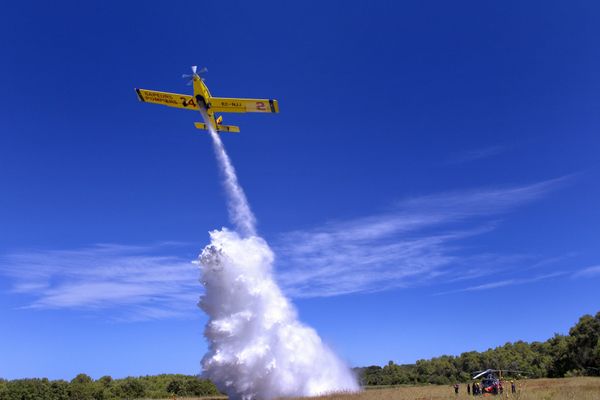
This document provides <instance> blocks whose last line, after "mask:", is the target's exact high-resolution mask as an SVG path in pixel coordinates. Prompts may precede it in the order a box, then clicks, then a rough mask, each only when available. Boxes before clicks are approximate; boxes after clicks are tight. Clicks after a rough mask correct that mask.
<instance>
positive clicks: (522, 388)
mask: <svg viewBox="0 0 600 400" xmlns="http://www.w3.org/2000/svg"><path fill="white" fill-rule="evenodd" d="M507 386H508V388H509V390H508V392H510V384H509V385H507ZM466 390H467V386H466V385H460V392H459V395H458V396H456V395H455V394H454V389H453V388H452V386H450V385H448V386H440V385H427V386H398V387H393V388H382V389H379V388H368V389H367V390H363V391H362V392H360V393H355V394H332V395H329V396H321V397H312V398H311V399H315V400H442V399H458V400H466V399H473V396H467V392H466ZM476 398H480V397H476ZM486 398H489V399H490V400H491V399H494V398H496V399H501V398H502V399H514V400H600V378H589V377H586V378H564V379H529V380H522V381H518V382H517V393H516V394H511V393H506V392H505V393H504V394H503V395H502V397H500V396H497V397H496V396H489V397H486ZM207 399H209V398H202V400H207ZM210 399H222V400H225V399H227V398H226V397H211V398H210ZM303 399H307V398H303ZM177 400H200V398H189V397H186V398H181V397H178V398H177ZM286 400H300V398H297V399H286Z"/></svg>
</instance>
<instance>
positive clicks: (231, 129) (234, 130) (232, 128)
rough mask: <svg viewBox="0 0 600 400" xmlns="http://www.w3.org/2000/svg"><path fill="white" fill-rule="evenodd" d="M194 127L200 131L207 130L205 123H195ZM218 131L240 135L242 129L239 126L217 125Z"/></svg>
mask: <svg viewBox="0 0 600 400" xmlns="http://www.w3.org/2000/svg"><path fill="white" fill-rule="evenodd" d="M194 125H195V126H196V128H198V129H205V130H206V124H205V123H203V122H194ZM217 131H219V132H232V133H238V132H239V131H240V127H239V126H234V125H217Z"/></svg>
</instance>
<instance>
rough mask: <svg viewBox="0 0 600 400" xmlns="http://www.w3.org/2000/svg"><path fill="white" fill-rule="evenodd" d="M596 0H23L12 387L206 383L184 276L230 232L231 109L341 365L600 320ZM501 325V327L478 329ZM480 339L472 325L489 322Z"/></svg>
mask: <svg viewBox="0 0 600 400" xmlns="http://www.w3.org/2000/svg"><path fill="white" fill-rule="evenodd" d="M599 17H600V5H598V4H597V3H596V2H592V1H575V2H569V3H568V4H567V3H554V2H550V3H549V2H541V1H539V2H537V1H532V2H526V3H523V2H519V1H508V2H501V3H500V2H495V3H494V2H480V1H464V2H445V1H429V2H422V1H411V2H392V1H389V2H384V1H373V2H353V1H329V2H316V1H304V2H276V1H265V2H227V4H223V3H222V2H205V1H195V2H190V1H182V2H177V3H168V2H156V1H146V2H124V3H123V2H121V3H117V2H83V3H82V2H75V1H64V2H60V3H59V4H52V3H48V2H40V1H32V2H19V3H16V2H10V3H7V4H5V5H4V6H3V10H2V13H1V16H0V22H1V23H0V34H1V35H2V37H3V38H4V40H3V41H2V42H1V45H0V50H1V52H2V60H3V62H2V63H0V76H2V77H3V79H2V90H3V96H0V110H2V111H1V113H2V118H1V119H0V187H2V196H0V227H1V229H0V277H1V278H0V310H1V315H2V329H0V354H1V357H0V376H2V377H5V378H18V377H27V376H48V377H50V378H68V379H70V378H72V377H73V376H74V375H75V374H77V373H79V372H86V373H88V374H90V375H92V376H93V377H95V378H97V377H99V376H101V375H105V374H110V375H113V376H115V377H121V376H127V375H140V374H155V373H163V372H165V373H171V372H173V373H175V372H181V373H189V374H192V373H197V372H199V370H200V363H199V362H200V358H201V357H202V355H203V354H204V352H205V350H206V343H205V341H204V339H203V336H202V330H203V327H204V324H205V322H206V317H205V316H204V315H203V314H202V312H201V311H200V310H199V309H198V308H197V307H196V302H197V300H198V297H199V295H200V294H201V287H200V284H199V283H198V271H197V268H196V266H195V265H194V264H192V261H193V260H194V259H195V257H196V256H197V254H198V253H199V252H200V250H201V249H202V247H203V246H204V245H206V244H207V243H208V231H210V230H212V229H218V228H221V227H222V226H228V220H227V211H226V206H225V199H224V193H223V190H222V188H221V186H220V181H219V175H218V172H217V168H216V163H215V160H214V157H213V153H212V149H211V145H210V141H209V137H208V136H207V135H205V134H203V133H202V132H199V131H197V130H195V129H194V126H193V122H194V121H197V120H198V118H199V115H196V114H194V113H190V112H185V111H181V110H176V109H169V108H165V107H160V106H153V105H149V104H142V103H139V102H138V100H137V99H136V96H135V92H134V91H133V88H134V87H141V88H147V89H156V90H164V91H173V92H185V91H186V90H189V88H188V87H186V86H185V85H184V82H183V80H182V79H181V78H180V75H181V74H182V73H188V72H189V66H190V65H193V64H198V65H201V66H207V67H208V69H209V73H208V75H207V84H208V85H209V87H210V89H211V91H212V93H213V94H214V95H216V96H225V97H229V96H239V97H272V98H276V99H278V100H279V104H280V108H281V113H280V114H278V115H258V114H257V115H226V116H225V122H226V123H232V124H235V125H238V124H239V125H240V126H241V129H242V132H241V133H240V134H239V135H228V136H225V137H224V142H225V145H226V147H227V149H228V151H229V154H230V156H231V158H232V160H233V162H234V164H235V166H236V168H237V171H238V175H239V179H240V182H241V184H242V185H243V186H244V189H245V191H246V194H247V196H248V199H249V200H250V203H251V205H252V208H253V210H254V212H255V214H256V216H257V219H258V223H259V225H258V229H259V231H260V234H261V235H263V236H264V237H265V238H266V239H267V240H268V241H269V243H270V245H271V246H272V247H273V249H274V250H275V252H276V256H277V261H276V269H277V271H276V273H277V279H278V281H279V282H280V283H281V285H282V287H283V288H284V290H285V292H286V293H287V294H288V295H289V296H291V297H292V298H293V301H294V303H295V305H296V306H297V307H298V310H299V314H300V317H301V319H302V320H303V321H305V322H307V323H308V324H310V325H312V326H314V327H315V328H316V329H317V330H318V331H319V333H320V334H321V335H322V337H323V338H324V339H325V340H326V341H327V342H328V343H329V344H330V345H331V346H332V347H333V348H334V349H336V350H337V351H338V352H339V354H340V355H341V356H342V357H343V358H344V359H346V360H348V362H349V364H351V365H353V366H363V365H369V364H382V363H386V362H387V361H388V360H394V361H396V362H401V363H403V362H414V361H415V360H417V359H419V358H428V357H432V356H436V355H441V354H459V353H461V352H463V351H469V350H485V349H487V348H489V347H493V346H497V345H501V344H503V343H505V342H507V341H514V340H520V339H523V340H528V341H531V340H545V339H547V338H548V337H550V336H552V335H553V333H554V332H562V333H566V331H567V330H568V328H569V327H570V326H571V325H572V324H573V323H574V322H575V321H576V320H577V318H578V317H579V316H581V315H582V314H585V313H594V312H597V311H598V309H600V301H599V300H598V295H597V287H598V284H599V283H600V247H599V246H598V238H599V237H600V232H599V230H598V226H600V211H599V207H598V204H600V189H599V185H598V181H599V178H600V165H599V161H598V154H599V151H600V139H599V138H598V128H599V127H600V113H599V112H598V110H599V107H600V96H599V94H598V93H600V91H599V89H600V75H599V74H598V71H600V47H599V46H598V38H599V37H600V27H599V26H598V23H597V21H598V19H599ZM490 317H493V318H494V319H495V320H497V324H496V325H495V326H494V328H493V329H490V326H489V325H487V324H486V325H485V326H483V327H482V326H481V323H480V322H479V321H481V319H482V318H483V319H485V318H490ZM473 321H478V322H473Z"/></svg>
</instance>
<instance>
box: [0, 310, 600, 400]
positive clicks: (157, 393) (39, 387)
mask: <svg viewBox="0 0 600 400" xmlns="http://www.w3.org/2000/svg"><path fill="white" fill-rule="evenodd" d="M488 368H492V369H502V370H513V371H523V372H522V373H521V376H526V377H528V378H542V377H549V378H558V377H565V376H578V375H590V376H600V312H598V313H597V314H596V315H595V316H591V315H584V316H583V317H581V318H580V319H579V321H578V322H577V324H575V326H573V327H572V328H571V329H570V330H569V334H568V335H559V334H556V335H554V337H552V338H551V339H548V340H547V341H545V342H533V343H526V342H523V341H519V342H515V343H506V344H505V345H504V346H500V347H496V348H494V349H489V350H487V351H484V352H476V351H470V352H466V353H462V354H461V355H460V356H457V357H455V356H441V357H435V358H432V359H430V360H419V361H417V362H416V363H415V364H404V365H398V364H395V363H394V362H392V361H390V362H389V363H388V364H387V365H385V366H384V367H380V366H376V365H373V366H370V367H365V368H355V372H356V373H357V375H358V377H359V379H360V381H361V383H362V384H363V385H368V386H376V385H400V384H425V383H432V384H450V383H455V382H467V381H469V380H470V378H471V376H472V375H471V374H472V373H473V372H474V371H481V370H485V369H488ZM512 374H513V377H519V376H517V373H514V372H513V373H512ZM219 394H220V393H219V391H218V390H217V388H216V386H215V385H214V384H213V383H212V382H211V381H209V380H207V379H200V378H199V377H197V376H188V375H173V374H163V375H156V376H141V377H135V378H134V377H127V378H123V379H113V378H111V377H110V376H103V377H101V378H100V379H97V380H93V379H92V378H91V377H89V376H88V375H86V374H79V375H77V376H76V377H75V378H73V379H72V380H71V381H70V382H67V381H64V380H48V379H46V378H34V379H15V380H11V381H7V380H3V379H0V400H39V399H44V400H113V399H139V398H153V399H160V398H168V397H172V396H173V395H176V396H178V397H181V396H213V395H219Z"/></svg>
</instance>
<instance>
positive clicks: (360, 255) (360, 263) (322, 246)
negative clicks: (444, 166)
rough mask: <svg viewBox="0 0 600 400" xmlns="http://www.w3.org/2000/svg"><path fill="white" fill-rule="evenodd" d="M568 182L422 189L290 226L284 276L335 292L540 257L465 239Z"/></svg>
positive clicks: (296, 288) (307, 290) (302, 290)
mask: <svg viewBox="0 0 600 400" xmlns="http://www.w3.org/2000/svg"><path fill="white" fill-rule="evenodd" d="M564 182H565V179H564V178H560V179H554V180H549V181H544V182H539V183H535V184H531V185H525V186H512V187H503V188H491V189H479V190H470V191H462V192H452V193H443V194H438V195H432V196H422V197H417V198H412V199H408V200H404V201H402V202H400V203H398V205H397V207H396V208H395V209H394V210H393V211H391V212H387V213H383V214H380V215H375V216H370V217H365V218H359V219H356V220H353V221H344V222H335V223H329V224H327V225H325V226H322V227H318V228H314V229H308V230H304V231H295V232H290V233H287V234H285V235H283V236H282V237H281V238H280V239H279V241H278V242H277V244H276V246H275V249H276V254H277V255H278V257H279V258H278V269H279V271H280V272H279V282H280V283H281V284H282V285H283V286H284V288H285V290H286V291H287V293H289V294H291V295H293V296H296V297H318V296H335V295H340V294H348V293H357V292H373V291H380V290H386V289H390V288H396V287H403V286H408V285H415V284H419V283H424V282H432V281H435V280H440V279H441V278H442V277H443V279H444V280H445V281H457V280H461V279H464V280H466V279H473V278H476V277H480V276H483V275H485V274H489V271H498V270H499V269H500V270H510V269H511V268H516V267H517V266H520V267H523V266H524V265H529V264H531V265H534V264H536V263H539V262H540V260H539V259H536V258H535V257H533V256H528V255H519V254H516V255H498V254H490V253H485V252H482V253H477V252H473V251H472V250H469V249H466V248H465V246H461V241H462V240H464V239H466V238H470V237H474V236H477V235H482V234H484V233H486V232H489V231H491V230H493V229H494V228H495V226H496V223H495V222H494V220H493V219H492V218H498V215H499V214H502V213H506V212H508V211H510V210H512V209H514V208H515V207H518V206H522V205H524V204H527V203H529V202H532V201H534V200H537V199H540V198H542V197H544V196H546V195H547V194H548V193H550V192H551V191H552V190H555V189H557V188H558V187H560V186H561V185H562V184H563V183H564ZM509 283H510V282H509ZM509 283H507V284H509Z"/></svg>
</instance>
